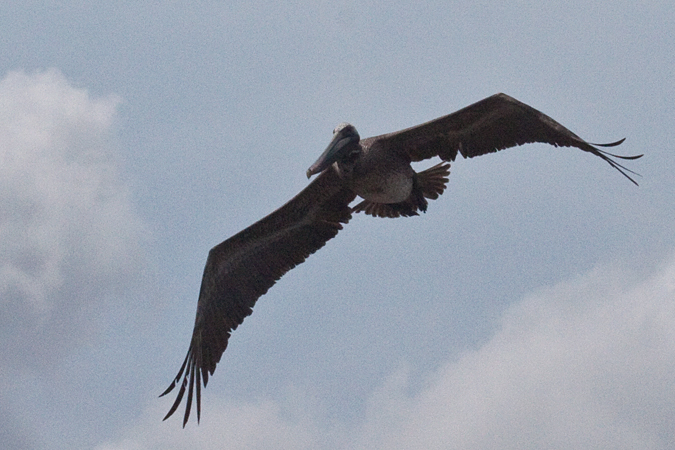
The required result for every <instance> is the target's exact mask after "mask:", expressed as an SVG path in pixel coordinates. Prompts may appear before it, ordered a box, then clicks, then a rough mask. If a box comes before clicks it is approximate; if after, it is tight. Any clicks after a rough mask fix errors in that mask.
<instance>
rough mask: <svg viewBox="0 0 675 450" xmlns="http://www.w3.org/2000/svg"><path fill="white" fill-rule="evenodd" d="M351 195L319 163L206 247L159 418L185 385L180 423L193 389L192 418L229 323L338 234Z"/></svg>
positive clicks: (241, 318)
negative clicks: (252, 219) (193, 309)
mask: <svg viewBox="0 0 675 450" xmlns="http://www.w3.org/2000/svg"><path fill="white" fill-rule="evenodd" d="M354 197H355V194H354V193H353V192H352V191H351V190H349V189H347V188H345V187H344V186H343V184H342V182H341V181H340V179H339V178H338V176H337V174H336V173H335V171H334V170H333V169H329V170H325V171H324V172H323V173H322V174H321V175H320V176H319V177H317V178H316V179H315V180H314V181H313V182H312V183H310V184H309V186H307V187H306V188H305V189H304V190H303V191H302V192H300V193H299V194H298V195H297V196H295V197H294V198H293V199H292V200H291V201H289V202H288V203H286V204H285V205H284V206H282V207H281V208H279V209H278V210H276V211H274V212H273V213H272V214H270V215H268V216H267V217H265V218H264V219H262V220H260V221H259V222H256V223H255V224H253V225H251V226H250V227H248V228H246V229H245V230H243V231H241V232H240V233H238V234H236V235H234V236H232V237H231V238H229V239H228V240H226V241H224V242H222V243H220V244H218V245H217V246H215V247H214V248H212V249H211V251H210V252H209V256H208V258H207V260H206V267H205V268H204V276H203V278H202V285H201V289H200V292H199V301H198V303H197V317H196V318H195V326H194V331H193V332H192V341H191V342H190V348H189V350H188V353H187V356H186V357H185V361H184V362H183V365H182V366H181V368H180V371H179V372H178V375H177V376H176V378H175V379H174V381H173V382H172V383H171V385H170V386H169V388H168V389H167V390H166V391H164V392H163V393H162V395H161V396H163V395H166V394H168V393H169V392H171V391H172V390H173V389H174V387H176V385H178V384H180V390H179V391H178V396H177V398H176V401H175V402H174V404H173V406H172V407H171V409H170V410H169V412H168V414H167V415H166V417H164V420H166V419H167V418H168V417H169V416H171V415H172V414H173V413H174V412H175V411H176V409H177V408H178V406H179V405H180V403H181V400H182V399H183V396H184V394H185V391H186V389H187V404H186V406H185V416H184V418H183V426H185V424H186V423H187V421H188V418H189V417H190V410H191V407H192V398H193V396H194V395H195V394H196V399H197V421H199V415H200V410H201V383H202V382H203V384H204V386H206V384H207V383H208V380H209V374H211V375H213V372H214V371H215V370H216V364H218V362H219V361H220V357H221V356H222V354H223V352H224V351H225V349H226V348H227V341H228V338H229V337H230V333H231V332H232V330H234V329H236V328H237V326H239V325H240V324H241V323H242V322H243V321H244V318H245V317H246V316H249V315H250V314H251V312H252V308H253V305H255V302H256V300H258V298H259V297H260V296H262V295H263V294H265V293H266V292H267V290H268V289H269V288H270V287H272V285H274V283H275V282H276V281H277V280H278V279H279V278H281V277H282V276H283V275H284V274H285V273H286V272H288V271H289V270H291V269H292V268H293V267H295V266H297V265H298V264H300V263H302V262H303V261H305V259H306V258H307V257H308V256H309V255H311V254H312V253H314V252H315V251H317V250H318V249H320V248H321V247H323V246H324V244H325V243H326V242H327V241H328V240H329V239H331V238H333V237H335V235H337V233H338V231H339V230H341V229H342V224H346V223H347V222H348V221H349V219H350V218H351V210H350V208H349V206H348V205H349V203H350V202H351V201H352V200H354ZM200 378H201V381H200ZM195 391H196V392H195ZM161 396H160V397H161Z"/></svg>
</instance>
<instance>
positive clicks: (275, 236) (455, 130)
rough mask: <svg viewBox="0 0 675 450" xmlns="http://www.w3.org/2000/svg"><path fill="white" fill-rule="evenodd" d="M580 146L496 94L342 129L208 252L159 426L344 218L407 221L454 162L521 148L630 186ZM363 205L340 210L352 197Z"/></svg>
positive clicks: (543, 118)
mask: <svg viewBox="0 0 675 450" xmlns="http://www.w3.org/2000/svg"><path fill="white" fill-rule="evenodd" d="M623 141H624V139H621V140H620V141H616V142H613V143H610V144H589V143H588V142H586V141H584V140H583V139H581V138H580V137H578V136H577V135H576V134H574V133H572V132H571V131H569V130H568V129H567V128H565V127H563V126H562V125H560V124H559V123H558V122H556V121H555V120H553V119H551V118H550V117H548V116H547V115H545V114H542V113H541V112H539V111H537V110H536V109H534V108H531V107H530V106H527V105H525V104H524V103H521V102H519V101H518V100H516V99H514V98H512V97H509V96H508V95H505V94H497V95H493V96H492V97H488V98H486V99H484V100H481V101H479V102H477V103H474V104H473V105H470V106H467V107H466V108H464V109H461V110H459V111H457V112H455V113H452V114H450V115H447V116H444V117H440V118H438V119H435V120H432V121H431V122H427V123H424V124H422V125H418V126H415V127H412V128H408V129H405V130H402V131H397V132H395V133H390V134H384V135H381V136H376V137H371V138H368V139H363V140H361V139H360V137H359V134H358V133H357V131H356V128H354V126H352V125H350V124H347V123H343V124H340V125H338V127H337V128H336V129H335V130H334V131H333V139H332V141H331V142H330V144H329V145H328V147H327V148H326V150H325V151H324V152H323V154H322V155H321V156H320V157H319V159H318V160H317V161H316V162H315V163H314V164H312V166H311V167H310V168H309V170H307V177H308V178H309V177H311V176H312V175H317V174H318V175H319V176H318V177H317V178H316V179H315V180H314V181H313V182H311V183H310V184H309V185H308V186H307V187H306V188H305V189H303V190H302V191H301V192H300V193H299V194H298V195H296V196H295V197H294V198H293V199H292V200H291V201H289V202H288V203H286V204H285V205H284V206H282V207H281V208H279V209H277V210H276V211H274V212H273V213H272V214H270V215H268V216H267V217H265V218H264V219H262V220H260V221H259V222H256V223H254V224H253V225H251V226H250V227H248V228H246V229H245V230H243V231H241V232H240V233H237V234H236V235H234V236H232V237H231V238H229V239H228V240H226V241H225V242H222V243H220V244H218V245H216V246H215V247H213V248H212V249H211V251H210V252H209V256H208V258H207V260H206V267H205V268H204V276H203V278H202V284H201V289H200V292H199V301H198V303H197V317H196V319H195V325H194V331H193V332H192V340H191V341H190V347H189V350H188V353H187V356H186V357H185V361H184V362H183V365H182V366H181V368H180V370H179V372H178V375H177V376H176V378H175V379H174V381H173V382H172V383H171V385H170V386H169V387H168V389H167V390H166V391H165V392H164V393H162V395H166V394H168V393H169V392H171V391H172V390H173V388H174V387H176V385H178V384H180V389H179V391H178V396H177V398H176V400H175V402H174V403H173V406H171V409H170V410H169V412H168V414H167V415H166V417H164V419H165V420H166V419H167V418H168V417H169V416H171V415H172V414H173V413H174V412H175V411H176V409H177V408H178V406H179V404H180V403H181V400H182V399H183V396H184V394H185V392H186V389H187V404H186V407H185V415H184V418H183V426H185V424H186V423H187V421H188V418H189V417H190V411H191V407H192V399H193V396H196V399H197V421H199V416H200V410H201V386H202V383H203V385H204V387H206V384H207V383H208V381H209V375H213V373H214V371H215V370H216V364H218V362H219V361H220V358H221V356H222V354H223V352H224V351H225V349H226V348H227V341H228V338H229V337H230V333H231V332H232V331H233V330H235V329H236V328H237V326H239V325H240V324H241V323H242V322H243V321H244V318H245V317H246V316H248V315H250V314H251V312H252V308H253V306H254V305H255V302H256V301H257V300H258V298H259V297H260V296H262V295H263V294H265V293H266V292H267V290H268V289H269V288H270V287H272V285H273V284H274V283H275V282H276V281H277V280H278V279H279V278H281V277H282V276H283V275H284V274H285V273H286V272H288V271H289V270H291V269H292V268H293V267H295V266H297V265H298V264H300V263H302V262H303V261H304V260H305V258H307V257H308V256H309V255H311V254H312V253H314V252H315V251H317V250H318V249H320V248H321V247H323V246H324V244H325V243H326V242H327V241H328V240H329V239H331V238H333V237H335V235H336V234H337V233H338V231H339V230H341V229H342V225H343V224H346V223H347V222H349V219H350V218H351V216H352V213H353V212H365V213H366V214H370V215H372V216H377V217H399V216H414V215H417V214H418V211H426V209H427V199H436V198H438V196H439V195H440V194H442V193H443V191H444V190H445V183H447V181H448V179H447V178H446V177H447V176H448V175H449V173H450V172H449V167H450V165H449V164H448V163H447V162H450V161H454V160H455V158H456V157H457V154H458V153H460V154H461V155H462V156H463V157H464V158H473V157H474V156H479V155H484V154H486V153H494V152H497V151H499V150H503V149H505V148H509V147H515V146H517V145H522V144H526V143H531V142H544V143H548V144H551V145H554V146H556V147H558V146H560V147H576V148H579V149H581V150H583V151H586V152H589V153H591V154H593V155H596V156H598V157H600V158H602V159H603V160H605V161H607V162H608V163H609V165H611V166H612V167H614V168H615V169H617V170H618V171H619V172H621V173H622V174H623V175H624V176H625V177H626V178H628V179H629V180H630V181H632V182H633V183H635V184H636V185H637V183H636V182H635V180H634V179H633V178H632V177H631V176H630V175H629V173H631V174H635V172H633V171H632V170H630V169H627V168H626V167H624V166H622V165H621V164H619V163H618V162H616V161H615V160H613V159H612V157H613V158H620V159H637V158H640V157H641V156H642V155H638V156H618V155H614V154H611V153H607V152H605V151H603V150H600V149H598V148H597V147H613V146H616V145H619V144H621V143H622V142H623ZM436 156H437V157H440V159H441V160H443V161H444V162H442V163H440V164H438V165H436V166H434V167H432V168H430V169H427V170H425V171H423V172H420V173H415V171H414V170H413V169H412V167H411V166H410V163H411V162H413V161H421V160H424V159H428V158H433V157H436ZM357 195H358V196H359V197H361V198H363V201H361V202H360V203H359V204H357V205H356V206H354V207H353V208H350V206H349V204H350V203H351V202H352V201H353V200H354V198H355V197H356V196H357Z"/></svg>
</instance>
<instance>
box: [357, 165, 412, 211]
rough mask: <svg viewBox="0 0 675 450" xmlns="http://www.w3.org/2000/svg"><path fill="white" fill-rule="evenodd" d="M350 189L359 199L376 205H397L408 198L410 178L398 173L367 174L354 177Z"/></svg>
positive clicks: (410, 188) (410, 185) (410, 189)
mask: <svg viewBox="0 0 675 450" xmlns="http://www.w3.org/2000/svg"><path fill="white" fill-rule="evenodd" d="M350 185H351V188H352V189H353V190H354V192H356V193H357V194H358V195H359V196H360V197H362V198H364V199H366V200H370V201H371V202H376V203H399V202H402V201H405V200H407V199H408V197H410V193H411V192H412V185H413V182H412V176H410V175H408V174H406V173H402V172H400V171H391V172H386V173H380V172H369V173H367V174H364V175H363V176H358V174H356V176H354V177H353V178H352V180H351V183H350Z"/></svg>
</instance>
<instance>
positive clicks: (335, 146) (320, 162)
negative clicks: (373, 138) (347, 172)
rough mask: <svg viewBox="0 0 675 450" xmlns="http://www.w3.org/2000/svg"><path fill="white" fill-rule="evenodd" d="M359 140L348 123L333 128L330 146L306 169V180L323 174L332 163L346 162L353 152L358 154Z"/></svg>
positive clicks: (356, 132)
mask: <svg viewBox="0 0 675 450" xmlns="http://www.w3.org/2000/svg"><path fill="white" fill-rule="evenodd" d="M360 139H361V137H360V136H359V133H358V131H356V128H354V125H352V124H350V123H346V122H343V123H341V124H340V125H338V126H337V127H335V129H334V130H333V139H332V140H331V141H330V144H328V147H326V150H324V152H323V153H322V154H321V156H319V159H317V160H316V162H315V163H314V164H312V165H311V166H310V168H309V169H307V178H309V177H311V176H312V175H315V174H317V173H321V172H323V171H324V170H325V169H326V168H327V167H329V166H330V165H331V164H333V163H334V162H336V161H337V162H340V161H343V160H346V159H348V158H350V157H352V156H353V155H354V153H355V152H359V151H360V148H359V146H358V143H359V140H360Z"/></svg>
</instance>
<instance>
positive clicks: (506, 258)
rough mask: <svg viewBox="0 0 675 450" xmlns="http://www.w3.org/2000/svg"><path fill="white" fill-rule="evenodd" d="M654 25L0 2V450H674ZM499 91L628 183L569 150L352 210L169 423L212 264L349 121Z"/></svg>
mask: <svg viewBox="0 0 675 450" xmlns="http://www.w3.org/2000/svg"><path fill="white" fill-rule="evenodd" d="M674 22H675V4H673V2H671V1H659V0H655V1H650V2H633V1H598V2H586V1H576V0H573V1H556V0H554V1H550V2H546V3H541V2H535V1H526V0H522V1H507V2H498V3H497V2H495V3H492V2H482V1H478V2H469V3H467V2H424V3H420V2H407V1H392V2H388V3H386V4H382V3H377V2H352V1H346V0H345V1H333V2H325V1H319V2H308V1H297V2H273V1H248V2H236V1H231V2H220V1H191V2H183V1H171V2H128V1H119V2H87V1H70V2H61V1H42V2H37V1H21V2H19V1H11V0H10V1H7V2H2V4H1V5H0V336H1V339H2V345H1V346H0V448H3V449H8V450H15V449H16V450H42V449H50V450H52V449H55V450H60V449H92V450H150V449H163V450H164V449H181V448H199V449H206V450H208V449H216V448H223V447H225V448H229V449H310V448H311V449H417V448H420V449H422V448H423V449H454V448H457V449H460V448H461V449H492V448H502V449H511V448H518V449H528V448H531V449H541V448H556V449H578V448H586V449H605V448H612V449H636V448H639V449H669V448H673V447H675V427H673V426H672V424H673V423H674V422H675V233H674V232H673V228H674V224H675V201H674V199H675V178H674V177H673V173H674V172H675V156H674V154H673V150H672V148H671V146H672V142H674V141H675V131H674V130H675V128H674V127H673V123H675V106H674V105H675V101H674V100H675V81H673V73H675V53H673V51H672V49H673V48H675V34H674V33H673V32H672V24H673V23H674ZM497 92H505V93H507V94H509V95H511V96H514V97H515V98H517V99H519V100H521V101H523V102H525V103H527V104H529V105H531V106H533V107H534V108H537V109H539V110H541V111H542V112H544V113H546V114H548V115H550V116H551V117H553V118H554V119H556V120H558V121H559V122H561V123H562V124H563V125H565V126H567V127H568V128H570V129H571V130H572V131H574V132H575V133H577V134H578V135H580V136H581V137H583V138H584V139H587V140H588V141H590V142H600V143H602V142H612V141H615V140H618V139H620V138H623V137H625V138H626V141H625V143H624V144H622V145H621V146H620V147H617V148H615V149H613V150H615V151H616V152H617V153H620V154H628V155H632V154H641V153H644V154H645V156H644V157H643V158H642V159H640V160H637V161H631V162H628V163H627V166H628V167H629V168H630V169H632V170H635V171H636V172H638V173H639V174H640V175H641V176H640V177H638V178H637V181H638V183H639V184H640V186H639V187H636V186H634V185H633V184H632V183H630V182H629V181H628V180H627V179H625V178H624V177H622V176H621V175H620V174H619V173H618V172H616V171H615V170H613V169H612V168H611V167H609V165H607V164H606V163H604V162H603V161H602V160H600V159H599V158H596V157H593V156H592V155H588V154H586V153H583V152H581V151H578V150H576V149H568V148H554V147H550V146H545V145H527V146H523V147H517V148H513V149H509V150H505V151H503V152H500V153H497V154H491V155H486V156H483V157H480V158H475V159H472V160H463V159H461V160H458V161H456V162H455V163H453V165H452V167H451V175H450V181H449V183H448V189H447V190H446V192H445V193H444V195H443V196H441V197H440V198H439V199H438V200H436V201H432V202H430V205H429V209H428V211H427V213H426V214H423V215H421V216H420V217H414V218H402V219H396V220H388V219H375V218H372V217H369V216H361V215H357V216H355V217H354V218H353V219H352V221H351V222H350V223H349V224H348V225H347V226H346V227H345V229H344V230H343V231H341V232H340V234H339V235H338V236H337V237H336V238H335V239H334V240H331V241H330V242H329V243H328V244H327V245H326V246H325V247H324V248H323V249H321V250H320V251H319V252H317V253H316V254H315V255H312V256H311V257H310V258H309V259H308V260H307V261H306V262H305V263H304V264H302V265H300V266H298V267H297V268H295V269H294V270H292V271H291V272H289V273H288V274H287V275H286V276H284V277H283V278H282V279H281V280H280V281H279V282H278V283H277V284H276V285H275V286H274V287H273V288H272V289H271V290H270V291H269V292H268V293H267V294H266V295H265V296H264V297H262V298H261V299H260V300H259V301H258V303H257V305H256V307H255V309H254V313H253V315H252V316H250V317H248V318H247V319H246V320H245V322H244V323H243V325H242V326H240V327H239V328H238V329H237V330H236V331H235V332H234V333H233V335H232V338H231V339H230V344H229V346H228V349H227V351H226V352H225V354H224V355H223V358H222V360H221V362H220V364H219V365H218V368H217V370H216V372H215V374H214V376H213V377H212V378H211V379H210V382H209V385H208V387H207V388H206V390H204V391H203V396H202V414H201V423H200V424H197V422H196V421H194V420H192V421H190V422H189V423H188V425H187V426H186V427H185V429H183V428H182V427H181V414H177V415H176V416H175V417H171V418H170V419H169V420H167V421H164V422H163V421H162V418H163V417H164V415H165V414H166V412H167V411H168V409H169V407H170V406H171V404H172V402H173V397H168V398H167V397H163V398H158V395H159V394H160V393H161V392H162V391H163V390H164V389H165V388H166V387H167V386H168V385H169V383H170V382H171V381H172V380H173V377H174V376H175V374H176V372H177V371H178V369H179V367H180V364H181V363H182V361H183V358H184V357H185V352H186V351H187V348H188V345H189V341H190V337H191V333H192V326H193V323H194V314H195V310H196V303H197V295H198V292H199V285H200V281H201V275H202V270H203V267H204V263H205V260H206V255H207V253H208V250H209V249H210V248H211V247H213V246H214V245H216V244H218V243H219V242H221V241H223V240H225V239H226V238H227V237H229V236H231V235H233V234H235V233H236V232H238V231H240V230H241V229H243V228H245V227H246V226H248V225H250V224H252V223H253V222H255V221H256V220H258V219H260V218H262V217H264V216H265V215H266V214H268V213H270V212H272V211H273V210H274V209H276V208H278V207H279V206H281V205H282V204H283V203H285V202H286V201H287V200H289V199H290V198H291V197H293V196H294V195H295V194H296V193H297V192H299V191H300V190H301V189H302V188H303V187H304V186H306V184H307V179H306V176H305V171H306V170H307V168H308V167H309V166H310V165H311V164H312V163H313V162H314V161H315V159H316V158H317V157H318V155H319V154H320V153H321V152H322V151H323V149H324V148H325V146H326V145H327V144H328V142H329V141H330V138H331V137H332V130H333V128H334V127H335V126H336V125H337V124H338V123H340V122H342V121H348V122H350V123H352V124H354V125H355V126H356V128H357V129H358V130H359V133H360V135H361V136H362V137H368V136H373V135H378V134H382V133H387V132H391V131H396V130H399V129H402V128H405V127H409V126H413V125H416V124H419V123H422V122H424V121H427V120H431V119H433V118H436V117H439V116H441V115H445V114H448V113H450V112H453V111H455V110H457V109H460V108H462V107H464V106H467V105H469V104H471V103H473V102H475V101H478V100H480V99H482V98H485V97H487V96H489V95H492V94H495V93H497ZM435 163H436V161H427V162H426V164H424V163H420V165H419V166H416V168H425V167H428V166H430V165H432V164H435ZM180 412H181V413H182V409H181V410H180Z"/></svg>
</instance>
